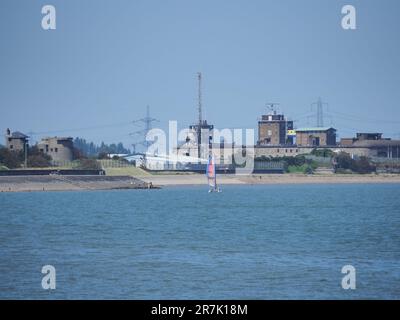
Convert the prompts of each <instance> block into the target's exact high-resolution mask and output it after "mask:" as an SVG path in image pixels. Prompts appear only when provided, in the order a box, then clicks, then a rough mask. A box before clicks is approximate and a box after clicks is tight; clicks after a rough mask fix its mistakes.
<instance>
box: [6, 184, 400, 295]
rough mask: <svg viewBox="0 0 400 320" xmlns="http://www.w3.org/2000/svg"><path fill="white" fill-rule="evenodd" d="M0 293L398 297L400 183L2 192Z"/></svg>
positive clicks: (399, 287) (399, 293) (399, 292)
mask: <svg viewBox="0 0 400 320" xmlns="http://www.w3.org/2000/svg"><path fill="white" fill-rule="evenodd" d="M45 265H51V266H54V268H55V275H56V277H55V281H56V289H54V290H51V289H49V290H45V289H43V287H42V278H43V277H44V276H45V275H44V274H42V273H41V271H42V267H43V266H45ZM345 265H351V266H353V267H354V268H355V281H356V289H354V290H352V289H348V290H345V289H343V287H342V279H343V277H345V276H346V274H342V272H341V271H342V267H343V266H345ZM0 298H2V299H8V298H12V299H20V298H25V299H64V298H67V299H113V298H118V299H355V298H376V299H399V298H400V185H399V184H365V185H362V184H325V185H310V184H308V185H307V184H304V185H265V186H261V185H258V186H223V192H222V193H208V187H207V186H197V187H169V188H164V189H161V190H116V191H84V192H31V193H1V194H0Z"/></svg>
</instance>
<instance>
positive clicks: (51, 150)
mask: <svg viewBox="0 0 400 320" xmlns="http://www.w3.org/2000/svg"><path fill="white" fill-rule="evenodd" d="M53 151H54V152H58V148H54V149H53V148H50V152H53ZM40 152H44V150H43V149H40ZM46 152H49V147H48V146H46Z"/></svg>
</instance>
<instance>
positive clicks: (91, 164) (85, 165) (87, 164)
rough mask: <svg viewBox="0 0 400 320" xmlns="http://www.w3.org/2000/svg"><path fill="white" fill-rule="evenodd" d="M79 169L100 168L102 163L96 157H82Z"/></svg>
mask: <svg viewBox="0 0 400 320" xmlns="http://www.w3.org/2000/svg"><path fill="white" fill-rule="evenodd" d="M77 169H83V170H100V169H101V164H100V163H99V162H97V160H95V159H81V160H80V161H79V164H78V166H77Z"/></svg>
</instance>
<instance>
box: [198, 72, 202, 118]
mask: <svg viewBox="0 0 400 320" xmlns="http://www.w3.org/2000/svg"><path fill="white" fill-rule="evenodd" d="M197 79H198V82H199V87H198V90H199V93H198V94H199V95H198V99H199V101H198V112H199V126H201V125H202V123H203V114H202V105H201V72H198V73H197Z"/></svg>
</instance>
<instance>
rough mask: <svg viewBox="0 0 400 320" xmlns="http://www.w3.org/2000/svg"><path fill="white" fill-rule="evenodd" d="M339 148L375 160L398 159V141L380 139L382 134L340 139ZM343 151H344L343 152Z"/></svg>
mask: <svg viewBox="0 0 400 320" xmlns="http://www.w3.org/2000/svg"><path fill="white" fill-rule="evenodd" d="M339 147H342V148H348V150H351V151H354V150H356V151H357V153H360V151H361V150H364V152H363V155H365V156H367V157H376V158H388V159H393V158H397V159H398V158H400V140H391V139H390V138H382V133H357V134H356V137H355V138H342V139H340V143H339ZM343 151H345V150H343Z"/></svg>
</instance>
